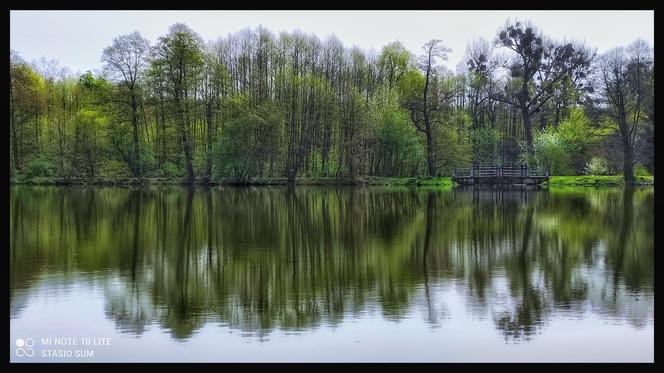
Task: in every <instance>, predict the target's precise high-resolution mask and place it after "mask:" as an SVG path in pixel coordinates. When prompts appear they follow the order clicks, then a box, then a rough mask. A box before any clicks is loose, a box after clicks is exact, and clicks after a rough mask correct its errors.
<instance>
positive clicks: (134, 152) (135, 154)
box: [131, 92, 141, 178]
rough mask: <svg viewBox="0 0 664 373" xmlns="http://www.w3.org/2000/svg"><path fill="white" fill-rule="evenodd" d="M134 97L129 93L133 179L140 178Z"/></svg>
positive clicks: (136, 113)
mask: <svg viewBox="0 0 664 373" xmlns="http://www.w3.org/2000/svg"><path fill="white" fill-rule="evenodd" d="M137 106H138V104H137V103H136V96H135V95H134V93H133V92H132V93H131V126H132V130H133V144H132V145H133V146H132V151H131V153H132V154H131V163H132V165H131V171H132V173H133V174H134V176H135V177H139V178H140V177H141V166H140V165H139V164H138V163H139V161H138V159H139V154H138V112H137Z"/></svg>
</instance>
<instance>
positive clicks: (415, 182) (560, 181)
mask: <svg viewBox="0 0 664 373" xmlns="http://www.w3.org/2000/svg"><path fill="white" fill-rule="evenodd" d="M654 182H655V181H654V177H653V176H637V177H636V183H637V184H639V185H652V184H654ZM10 184H21V185H108V186H149V185H185V184H186V183H185V180H184V179H179V178H144V179H137V178H122V179H104V178H96V179H63V178H33V179H23V180H17V179H10ZM193 184H195V185H256V186H258V185H287V184H288V180H287V179H286V178H264V179H259V178H256V179H251V180H249V181H248V182H245V183H242V184H238V183H237V182H236V181H235V180H233V179H226V180H218V181H208V180H206V179H203V178H199V179H196V180H195V181H194V183H193ZM295 185H329V186H335V185H336V186H344V185H345V186H437V187H451V186H453V185H454V182H453V181H452V179H451V178H450V177H434V178H427V177H379V176H363V177H358V178H356V179H338V178H297V179H295ZM543 185H545V186H546V185H549V186H623V185H625V182H624V181H623V178H622V176H620V175H616V176H551V179H550V180H549V181H548V182H545V183H544V184H543Z"/></svg>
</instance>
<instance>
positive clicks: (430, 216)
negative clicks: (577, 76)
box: [9, 187, 654, 362]
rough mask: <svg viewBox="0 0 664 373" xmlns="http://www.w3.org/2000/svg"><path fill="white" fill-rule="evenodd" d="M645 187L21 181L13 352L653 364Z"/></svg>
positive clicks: (649, 206) (70, 357)
mask: <svg viewBox="0 0 664 373" xmlns="http://www.w3.org/2000/svg"><path fill="white" fill-rule="evenodd" d="M653 196H654V192H653V189H652V188H638V189H621V188H607V189H590V188H585V189H574V188H572V189H567V188H551V189H549V190H541V191H515V190H512V191H488V190H474V191H473V190H454V189H408V188H403V189H401V188H396V189H395V188H316V187H301V188H295V189H287V188H276V187H275V188H267V187H263V188H242V189H233V188H212V189H184V188H167V187H160V188H154V189H128V188H81V187H12V188H11V191H10V211H9V213H10V248H9V250H10V268H9V269H10V338H11V343H10V352H9V353H10V360H11V361H16V362H21V361H48V362H61V361H77V362H85V361H106V362H117V361H653V359H654V341H653V340H654V268H653V264H654V247H653V245H654V244H653V236H654V233H653V230H654V227H653V209H654V208H653ZM18 339H21V340H22V342H23V344H22V346H21V347H17V344H16V342H17V340H18ZM19 344H21V343H20V342H19ZM31 352H32V353H31ZM17 355H20V356H17Z"/></svg>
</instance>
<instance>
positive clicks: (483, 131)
mask: <svg viewBox="0 0 664 373" xmlns="http://www.w3.org/2000/svg"><path fill="white" fill-rule="evenodd" d="M470 141H471V144H472V154H473V155H472V158H473V160H474V161H476V162H479V163H480V164H483V165H493V164H498V163H499V162H498V160H499V159H500V143H501V135H500V131H498V130H497V129H495V128H488V127H487V128H477V129H472V130H471V131H470Z"/></svg>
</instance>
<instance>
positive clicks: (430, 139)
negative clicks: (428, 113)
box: [425, 121, 436, 176]
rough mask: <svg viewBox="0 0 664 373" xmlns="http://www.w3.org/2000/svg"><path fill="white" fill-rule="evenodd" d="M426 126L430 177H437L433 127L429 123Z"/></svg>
mask: <svg viewBox="0 0 664 373" xmlns="http://www.w3.org/2000/svg"><path fill="white" fill-rule="evenodd" d="M425 125H426V135H427V169H428V171H429V176H435V174H436V165H435V162H434V159H433V158H434V155H433V136H432V135H433V134H432V133H431V125H430V124H429V123H428V121H427V123H426V124H425Z"/></svg>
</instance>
